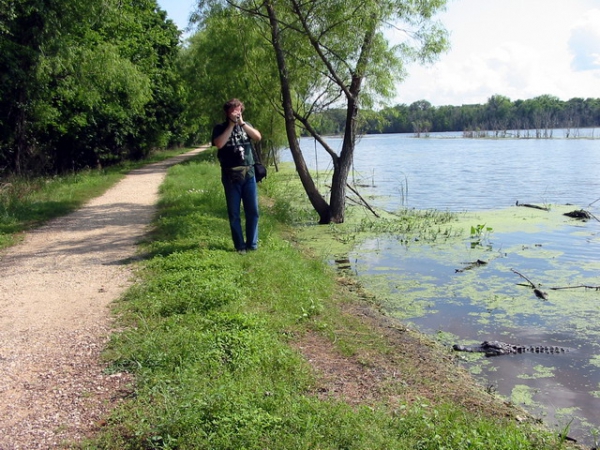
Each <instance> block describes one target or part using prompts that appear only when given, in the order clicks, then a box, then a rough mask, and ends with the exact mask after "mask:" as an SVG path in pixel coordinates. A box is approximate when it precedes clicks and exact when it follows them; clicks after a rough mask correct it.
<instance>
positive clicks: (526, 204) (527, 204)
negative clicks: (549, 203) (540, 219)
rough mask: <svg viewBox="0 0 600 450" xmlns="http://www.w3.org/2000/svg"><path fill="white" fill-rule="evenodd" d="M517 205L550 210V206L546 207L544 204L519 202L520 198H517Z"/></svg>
mask: <svg viewBox="0 0 600 450" xmlns="http://www.w3.org/2000/svg"><path fill="white" fill-rule="evenodd" d="M515 205H516V206H524V207H526V208H535V209H541V210H542V211H550V209H549V208H545V207H543V206H538V205H531V204H529V203H519V200H517V203H515Z"/></svg>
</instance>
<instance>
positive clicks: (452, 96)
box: [158, 0, 600, 106]
mask: <svg viewBox="0 0 600 450" xmlns="http://www.w3.org/2000/svg"><path fill="white" fill-rule="evenodd" d="M158 3H159V6H160V7H161V8H162V9H164V10H165V11H167V14H168V16H169V18H170V19H172V20H173V21H174V22H175V23H176V24H177V26H178V27H179V28H180V29H184V28H185V27H186V26H187V20H188V17H189V14H190V11H191V10H192V8H193V5H194V0H158ZM436 19H437V20H439V21H440V22H441V23H442V24H443V25H444V27H445V28H446V29H447V30H448V32H449V34H450V45H451V48H450V50H449V51H448V52H447V53H445V54H442V55H441V56H440V57H439V58H438V60H437V61H436V62H435V63H434V64H432V65H428V66H420V65H418V64H411V65H409V67H408V73H409V75H408V77H407V78H406V80H404V82H402V83H400V84H398V86H397V95H396V97H395V98H394V99H393V100H392V101H391V102H390V103H391V104H392V105H395V104H398V103H405V104H411V103H413V102H415V101H418V100H427V101H429V102H431V104H432V105H434V106H442V105H456V106H458V105H463V104H474V103H477V104H483V103H486V102H487V100H488V99H489V98H490V97H491V96H493V95H503V96H505V97H508V98H509V99H511V100H513V101H515V100H526V99H530V98H534V97H536V96H539V95H544V94H549V95H553V96H556V97H558V98H559V99H561V100H569V99H570V98H573V97H583V98H588V97H593V98H600V0H448V3H447V7H446V11H445V12H442V13H440V14H438V15H437V16H436ZM390 38H391V40H392V41H394V39H395V38H394V37H393V36H390Z"/></svg>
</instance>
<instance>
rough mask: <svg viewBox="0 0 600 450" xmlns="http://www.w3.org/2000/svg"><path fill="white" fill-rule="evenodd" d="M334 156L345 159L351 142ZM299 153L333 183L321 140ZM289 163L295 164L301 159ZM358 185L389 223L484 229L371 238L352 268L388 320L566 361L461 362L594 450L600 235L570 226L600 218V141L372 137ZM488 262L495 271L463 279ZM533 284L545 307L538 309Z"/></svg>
mask: <svg viewBox="0 0 600 450" xmlns="http://www.w3.org/2000/svg"><path fill="white" fill-rule="evenodd" d="M591 133H592V131H591V130H590V136H591V135H592V134H591ZM559 135H560V134H559V133H555V134H554V136H559ZM328 142H329V143H330V145H331V146H332V147H333V148H334V149H335V150H339V148H340V147H341V139H339V138H329V139H328ZM301 147H302V149H303V153H304V155H305V157H306V159H307V163H308V165H309V167H311V168H316V169H319V170H320V171H328V170H331V165H330V159H329V157H328V156H327V154H326V153H325V152H324V151H322V150H318V148H317V146H316V145H315V141H314V140H313V139H310V138H303V139H301ZM282 161H284V162H285V161H291V156H290V155H289V151H288V152H287V153H286V152H284V154H283V155H282ZM351 181H353V182H354V183H356V185H357V186H359V191H360V193H361V195H362V196H363V197H365V198H368V199H369V202H372V205H374V206H377V207H379V208H382V209H386V210H388V211H395V210H398V209H400V208H414V209H425V210H430V209H434V210H440V211H451V212H456V213H457V216H458V217H459V221H458V222H457V224H455V225H453V226H454V227H463V228H465V229H466V230H468V229H469V228H470V227H473V226H477V225H485V227H483V228H482V229H483V230H484V233H483V235H481V236H479V239H477V240H474V239H473V238H472V236H471V237H470V236H469V232H468V231H467V232H466V235H465V238H464V239H459V240H458V241H457V240H450V241H447V242H444V241H440V242H435V243H431V242H419V243H415V242H413V243H410V244H408V243H407V242H404V241H403V240H401V239H398V238H395V237H388V236H378V237H374V238H369V239H367V240H365V241H363V242H360V243H359V244H358V245H357V246H356V247H355V248H354V250H353V251H352V252H351V254H349V255H348V257H349V259H350V261H351V263H352V271H353V272H354V273H355V274H356V275H357V276H359V277H360V278H361V280H362V281H363V283H364V284H365V286H366V287H367V288H370V289H372V290H373V291H376V292H378V297H380V298H381V299H382V301H383V303H384V307H385V309H386V311H387V313H388V314H389V315H391V316H394V317H397V318H398V319H400V320H402V321H404V322H406V323H409V324H412V325H413V326H414V327H416V328H418V329H419V330H421V331H423V332H425V333H427V334H429V335H431V336H433V337H435V338H437V339H439V340H440V341H441V342H442V343H444V344H448V345H451V344H452V343H454V342H459V343H466V344H475V343H479V342H482V341H484V340H501V341H504V342H509V343H515V344H522V345H539V344H544V345H559V346H563V347H566V348H568V349H569V352H568V353H565V354H560V355H548V354H525V355H514V356H512V355H511V356H500V357H495V358H486V357H484V356H482V355H481V354H468V353H460V354H458V355H460V357H461V358H462V360H463V362H464V364H465V366H466V367H468V368H469V369H470V370H471V372H472V373H473V375H474V376H475V377H476V378H477V379H478V380H479V381H480V382H481V383H482V384H484V385H485V386H488V387H489V389H490V390H493V391H496V392H498V393H499V394H500V395H502V396H504V397H506V398H508V399H510V400H511V401H512V402H514V403H515V404H517V405H520V406H522V407H524V408H525V409H527V410H528V411H530V412H532V413H533V414H535V415H536V416H538V417H540V418H541V419H542V420H544V421H545V423H547V424H548V425H549V426H550V427H554V428H556V430H557V431H561V432H562V431H563V430H564V429H567V428H568V430H569V436H571V437H574V438H576V439H577V440H578V441H579V442H580V443H584V444H586V445H590V446H592V445H596V444H597V442H596V440H598V439H599V438H600V437H599V435H598V433H599V431H598V430H599V429H600V290H598V289H593V288H585V287H582V286H590V287H597V286H600V223H599V222H598V221H597V220H595V219H592V220H588V221H581V220H575V219H571V218H569V217H566V216H564V215H563V214H564V213H565V212H570V211H573V210H577V209H580V208H583V209H585V210H587V211H589V212H591V213H592V214H593V215H594V216H595V217H600V140H598V139H584V138H579V139H564V138H556V137H555V138H553V139H491V138H487V139H464V138H462V137H461V134H458V133H440V134H433V135H431V136H430V137H427V138H415V137H413V135H402V134H394V135H374V136H365V137H363V138H362V139H361V140H360V142H359V143H358V145H357V148H356V152H355V160H354V167H353V171H352V174H351ZM517 201H518V202H520V203H528V204H534V205H538V206H542V207H547V208H548V210H539V209H533V208H526V207H517V206H515V204H516V202H517ZM488 228H489V229H490V230H489V231H485V230H487V229H488ZM474 244H475V245H474ZM478 259H479V260H482V261H484V262H486V264H485V265H483V266H481V267H477V268H475V269H473V270H463V269H464V268H465V267H468V263H469V262H473V261H477V260H478ZM526 280H529V281H532V282H534V284H535V285H537V286H538V287H540V288H541V289H542V290H544V291H545V292H547V294H548V295H547V299H542V298H538V297H536V296H535V295H534V294H533V290H532V289H531V286H529V285H528V281H526ZM379 293H382V294H379Z"/></svg>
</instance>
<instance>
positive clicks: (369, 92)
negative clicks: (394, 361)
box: [199, 0, 447, 223]
mask: <svg viewBox="0 0 600 450" xmlns="http://www.w3.org/2000/svg"><path fill="white" fill-rule="evenodd" d="M199 5H200V8H201V9H204V11H205V12H206V11H207V10H208V11H210V10H211V9H210V6H212V7H213V9H212V11H213V12H214V10H215V8H216V9H217V10H221V9H222V8H223V7H225V6H229V7H234V8H236V9H238V10H239V11H243V12H245V13H247V14H251V15H253V17H255V18H256V20H257V25H258V27H259V29H261V30H263V33H264V36H265V38H266V39H268V40H269V42H270V44H271V46H272V47H273V51H274V53H275V59H276V63H277V70H278V74H279V82H280V91H281V110H282V114H283V117H284V119H285V124H286V133H287V139H288V145H289V147H290V149H291V153H292V156H293V158H294V163H295V165H296V171H297V172H298V174H299V177H300V180H301V182H302V184H303V186H304V189H305V191H306V193H307V195H308V198H309V200H310V202H311V204H312V205H313V207H314V209H315V210H316V211H317V213H318V215H319V222H320V223H329V222H343V221H344V219H345V204H346V184H347V179H348V174H349V170H350V168H351V164H352V160H353V157H354V148H355V143H356V135H357V119H358V115H359V111H360V109H361V108H362V107H369V106H370V105H371V104H372V103H373V101H374V100H375V99H377V98H389V97H391V95H392V93H393V91H394V82H395V81H397V80H399V79H401V78H402V76H403V75H404V69H405V67H404V63H405V61H407V60H408V59H418V60H421V61H428V60H431V59H432V58H434V57H435V56H436V55H437V54H439V53H440V52H442V51H444V50H445V49H446V47H447V39H446V33H445V30H443V29H442V28H441V26H439V24H438V23H436V22H435V21H434V20H433V15H434V14H435V12H437V11H438V10H439V9H441V8H442V7H443V6H444V5H445V0H402V1H401V0H384V1H381V0H343V1H335V2H332V1H329V0H307V1H303V2H300V1H299V0H266V1H264V2H261V3H254V2H251V1H250V2H248V1H237V0H228V1H227V2H222V1H218V0H215V1H211V0H201V1H200V3H199ZM390 24H394V25H393V26H392V25H390ZM392 28H394V29H395V30H397V31H400V30H401V31H402V33H403V35H404V37H405V39H404V40H402V41H401V42H400V43H399V44H397V45H391V44H390V42H389V41H388V39H386V36H385V34H384V31H385V30H386V29H387V30H390V29H392ZM332 105H345V109H346V115H345V123H344V137H343V143H342V148H341V150H340V152H339V153H338V152H336V151H335V150H334V149H333V148H331V147H330V146H329V145H328V144H327V142H326V140H325V139H324V138H323V137H322V136H321V135H320V134H319V133H318V132H317V130H316V129H315V127H314V126H313V122H312V116H313V114H314V113H315V112H319V111H322V110H324V109H327V108H329V107H331V106H332ZM298 126H301V127H303V128H304V129H306V130H307V131H308V132H309V133H310V134H311V135H312V136H313V137H314V138H315V139H316V140H317V141H318V142H319V143H320V144H321V145H322V146H323V148H324V149H325V150H326V151H327V153H328V154H329V155H330V157H331V159H332V163H333V177H332V182H331V193H330V198H329V201H328V200H327V199H326V198H325V197H324V196H323V195H322V194H321V193H320V192H319V190H318V188H317V186H316V184H315V183H314V181H313V179H312V176H311V174H310V171H309V170H308V167H307V165H306V162H305V160H304V157H303V154H302V150H301V149H300V146H299V143H298Z"/></svg>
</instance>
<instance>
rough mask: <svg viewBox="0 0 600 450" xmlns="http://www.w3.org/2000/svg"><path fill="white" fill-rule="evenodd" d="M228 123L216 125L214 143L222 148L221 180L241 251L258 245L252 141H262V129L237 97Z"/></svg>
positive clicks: (228, 112)
mask: <svg viewBox="0 0 600 450" xmlns="http://www.w3.org/2000/svg"><path fill="white" fill-rule="evenodd" d="M223 110H224V112H225V122H223V123H220V124H218V125H216V126H215V127H214V128H213V132H212V144H213V145H214V146H215V147H217V148H218V149H219V150H218V152H217V156H218V158H219V162H220V164H221V181H222V183H223V187H224V188H225V199H226V201H227V214H228V215H229V226H230V228H231V237H232V238H233V245H234V246H235V249H236V250H237V251H238V252H240V253H245V252H246V250H256V249H257V248H258V193H257V189H256V179H255V177H254V155H253V151H252V140H254V141H260V140H261V139H262V135H261V134H260V132H259V131H258V130H257V129H256V128H254V127H253V126H252V125H250V124H249V123H248V122H246V121H244V119H243V117H242V113H243V112H244V104H243V103H242V102H241V101H240V100H238V99H237V98H233V99H231V100H229V101H228V102H227V103H225V105H224V106H223ZM240 204H243V206H244V216H245V219H246V238H245V239H244V234H243V232H242V223H241V216H240Z"/></svg>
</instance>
